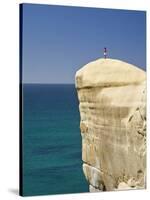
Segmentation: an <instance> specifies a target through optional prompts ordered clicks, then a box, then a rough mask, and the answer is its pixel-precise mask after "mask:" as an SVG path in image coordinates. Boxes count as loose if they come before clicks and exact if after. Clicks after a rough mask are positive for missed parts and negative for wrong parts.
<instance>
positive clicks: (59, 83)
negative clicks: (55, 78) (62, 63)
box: [22, 82, 75, 85]
mask: <svg viewBox="0 0 150 200" xmlns="http://www.w3.org/2000/svg"><path fill="white" fill-rule="evenodd" d="M22 84H52V85H63V84H64V85H73V84H75V83H23V82H22Z"/></svg>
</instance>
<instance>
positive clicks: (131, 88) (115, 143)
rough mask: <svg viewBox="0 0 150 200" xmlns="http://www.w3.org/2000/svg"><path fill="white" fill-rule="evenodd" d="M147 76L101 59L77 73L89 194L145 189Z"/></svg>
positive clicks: (138, 70) (83, 158) (129, 66)
mask: <svg viewBox="0 0 150 200" xmlns="http://www.w3.org/2000/svg"><path fill="white" fill-rule="evenodd" d="M145 80H146V73H145V72H144V71H143V70H141V69H139V68H137V67H135V66H133V65H130V64H128V63H125V62H122V61H119V60H113V59H99V60H96V61H94V62H91V63H89V64H87V65H85V66H84V67H83V68H81V69H80V70H79V71H77V73H76V88H77V92H78V99H79V110H80V118H81V121H80V129H81V135H82V160H83V171H84V174H85V177H86V179H87V181H88V182H89V188H90V191H91V192H96V191H105V190H107V191H111V190H124V189H132V188H133V189H135V188H145V173H146V84H145Z"/></svg>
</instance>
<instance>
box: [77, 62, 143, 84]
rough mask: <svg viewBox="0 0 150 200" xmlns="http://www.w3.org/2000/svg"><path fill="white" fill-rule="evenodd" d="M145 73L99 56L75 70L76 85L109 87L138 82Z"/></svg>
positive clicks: (123, 63) (130, 65)
mask: <svg viewBox="0 0 150 200" xmlns="http://www.w3.org/2000/svg"><path fill="white" fill-rule="evenodd" d="M145 79H146V73H145V71H143V70H142V69H139V68H138V67H136V66H134V65H132V64H129V63H126V62H123V61H121V60H116V59H108V58H107V59H104V58H100V59H98V60H95V61H93V62H90V63H88V64H86V65H85V66H83V67H82V68H81V69H80V70H78V71H77V72H76V87H77V88H85V87H109V86H110V87H111V86H123V85H130V84H138V83H141V82H142V81H144V80H145Z"/></svg>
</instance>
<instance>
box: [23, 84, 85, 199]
mask: <svg viewBox="0 0 150 200" xmlns="http://www.w3.org/2000/svg"><path fill="white" fill-rule="evenodd" d="M79 121H80V116H79V111H78V100H77V94H76V90H75V86H74V85H59V84H57V85H53V84H50V85H48V84H24V85H23V195H24V196H30V195H46V194H64V193H80V192H87V191H88V184H87V182H86V180H85V177H84V175H83V171H82V159H81V136H80V130H79Z"/></svg>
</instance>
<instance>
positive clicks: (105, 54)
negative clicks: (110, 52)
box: [104, 47, 107, 59]
mask: <svg viewBox="0 0 150 200" xmlns="http://www.w3.org/2000/svg"><path fill="white" fill-rule="evenodd" d="M104 58H105V59H106V58H107V48H106V47H104Z"/></svg>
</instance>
